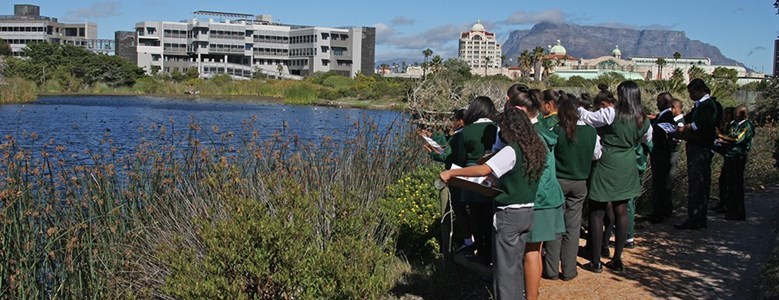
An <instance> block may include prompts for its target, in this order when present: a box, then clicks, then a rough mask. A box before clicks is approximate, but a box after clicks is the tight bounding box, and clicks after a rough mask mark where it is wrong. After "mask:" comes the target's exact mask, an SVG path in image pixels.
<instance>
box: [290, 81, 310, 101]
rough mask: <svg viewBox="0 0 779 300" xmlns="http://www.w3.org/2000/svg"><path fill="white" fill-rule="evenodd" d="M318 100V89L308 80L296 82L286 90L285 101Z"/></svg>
mask: <svg viewBox="0 0 779 300" xmlns="http://www.w3.org/2000/svg"><path fill="white" fill-rule="evenodd" d="M315 100H316V89H315V87H314V86H313V85H311V84H308V83H306V82H295V83H293V84H291V85H290V86H289V87H288V88H287V89H286V90H284V103H287V104H310V103H313V102H314V101H315Z"/></svg>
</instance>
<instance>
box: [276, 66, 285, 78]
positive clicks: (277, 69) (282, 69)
mask: <svg viewBox="0 0 779 300" xmlns="http://www.w3.org/2000/svg"><path fill="white" fill-rule="evenodd" d="M276 71H279V75H278V77H277V78H276V79H281V71H284V65H282V64H276Z"/></svg>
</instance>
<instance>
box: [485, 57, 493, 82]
mask: <svg viewBox="0 0 779 300" xmlns="http://www.w3.org/2000/svg"><path fill="white" fill-rule="evenodd" d="M491 62H492V57H489V56H487V57H484V77H487V68H488V67H489V66H490V63H491Z"/></svg>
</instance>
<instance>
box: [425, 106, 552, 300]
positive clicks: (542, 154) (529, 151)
mask: <svg viewBox="0 0 779 300" xmlns="http://www.w3.org/2000/svg"><path fill="white" fill-rule="evenodd" d="M498 124H499V125H500V127H501V128H502V135H501V136H502V138H503V139H504V141H505V142H506V144H508V146H507V147H504V148H503V149H501V150H500V151H499V152H498V153H497V154H496V155H495V156H493V157H492V158H491V159H490V160H488V161H487V163H485V164H483V165H476V166H471V167H467V168H463V169H457V170H448V171H444V172H442V173H441V175H440V176H441V180H443V181H444V182H448V181H449V180H450V179H451V178H452V177H454V176H468V177H473V176H486V175H489V174H493V175H495V176H496V177H498V178H499V179H498V180H499V186H501V187H503V189H504V190H505V193H503V194H501V195H498V196H497V197H495V202H496V205H497V206H496V209H495V213H494V214H493V215H492V220H493V221H492V224H493V226H494V231H493V232H494V239H493V240H494V249H495V264H494V267H493V274H494V281H493V287H494V289H495V293H496V295H495V296H496V299H522V297H523V296H522V293H523V291H524V290H525V287H524V280H523V279H524V278H523V272H522V268H523V262H522V255H518V254H519V253H523V252H524V248H525V240H526V238H527V235H528V234H529V232H530V228H531V226H532V224H533V219H534V217H533V215H534V212H533V206H534V201H535V198H536V192H537V190H538V188H539V186H538V184H539V179H540V177H541V174H542V173H543V171H544V165H545V163H544V162H545V161H546V155H547V153H548V151H547V149H546V147H545V145H544V143H543V142H542V141H541V139H540V137H539V136H538V135H536V134H527V133H528V132H531V131H532V130H533V125H532V124H531V123H530V119H529V118H528V117H527V115H526V114H525V113H524V112H522V111H521V110H519V109H506V110H504V111H503V113H502V114H500V116H499V117H498Z"/></svg>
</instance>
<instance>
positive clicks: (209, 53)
mask: <svg viewBox="0 0 779 300" xmlns="http://www.w3.org/2000/svg"><path fill="white" fill-rule="evenodd" d="M194 14H195V15H196V16H208V17H218V18H220V19H221V20H218V21H215V20H214V19H213V18H207V19H199V18H193V19H189V20H185V21H180V22H168V21H161V22H155V21H144V22H140V23H137V24H136V25H135V29H136V35H137V43H136V44H137V51H136V52H137V64H138V66H139V67H141V68H144V69H145V70H146V71H147V72H149V73H154V72H157V71H162V72H166V73H169V72H173V71H174V70H178V71H180V72H186V71H187V70H188V69H189V68H197V70H198V72H199V74H201V76H202V77H210V76H213V75H216V74H228V75H231V76H233V77H236V78H249V77H251V76H252V74H254V73H257V72H260V73H263V74H266V75H269V76H281V77H285V78H295V79H298V78H301V76H308V75H311V74H313V73H315V72H328V71H334V72H337V73H340V74H342V75H344V76H352V77H353V76H355V75H356V74H357V73H363V74H368V75H369V74H373V65H374V60H375V44H376V30H375V28H373V27H346V28H331V27H317V26H300V25H284V24H275V23H274V22H273V18H272V17H271V16H270V15H259V16H253V15H247V14H235V13H223V12H211V11H197V12H195V13H194Z"/></svg>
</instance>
